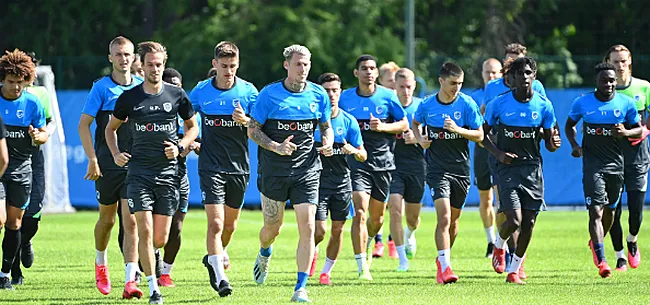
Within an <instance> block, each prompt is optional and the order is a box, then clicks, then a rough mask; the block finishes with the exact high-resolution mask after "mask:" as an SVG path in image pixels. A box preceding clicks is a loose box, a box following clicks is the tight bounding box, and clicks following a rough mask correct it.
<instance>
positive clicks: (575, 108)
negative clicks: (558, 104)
mask: <svg viewBox="0 0 650 305" xmlns="http://www.w3.org/2000/svg"><path fill="white" fill-rule="evenodd" d="M569 119H571V120H573V121H574V122H578V121H580V119H582V110H580V98H577V99H575V100H574V101H573V104H572V105H571V110H570V111H569Z"/></svg>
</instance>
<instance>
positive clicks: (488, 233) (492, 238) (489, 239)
mask: <svg viewBox="0 0 650 305" xmlns="http://www.w3.org/2000/svg"><path fill="white" fill-rule="evenodd" d="M485 235H486V236H487V242H488V243H489V244H493V243H494V242H495V241H496V236H495V234H494V226H490V227H489V228H487V229H485Z"/></svg>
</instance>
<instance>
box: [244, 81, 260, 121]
mask: <svg viewBox="0 0 650 305" xmlns="http://www.w3.org/2000/svg"><path fill="white" fill-rule="evenodd" d="M259 94H260V93H259V91H257V88H255V86H253V85H251V88H250V90H249V92H248V97H247V98H246V99H247V100H248V104H247V105H246V109H244V111H245V112H246V114H248V115H250V114H251V112H252V111H253V106H255V102H256V101H257V96H258V95H259Z"/></svg>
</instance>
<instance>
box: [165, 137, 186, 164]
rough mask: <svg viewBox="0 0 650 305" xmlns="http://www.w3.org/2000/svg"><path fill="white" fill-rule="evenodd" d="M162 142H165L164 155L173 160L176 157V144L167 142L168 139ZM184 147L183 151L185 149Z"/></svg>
mask: <svg viewBox="0 0 650 305" xmlns="http://www.w3.org/2000/svg"><path fill="white" fill-rule="evenodd" d="M163 144H165V157H167V159H169V160H174V159H176V157H178V147H177V146H176V144H174V143H172V142H169V141H164V142H163ZM187 150H188V149H186V150H185V151H187Z"/></svg>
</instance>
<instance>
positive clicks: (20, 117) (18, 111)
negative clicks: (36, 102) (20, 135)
mask: <svg viewBox="0 0 650 305" xmlns="http://www.w3.org/2000/svg"><path fill="white" fill-rule="evenodd" d="M16 116H17V117H18V118H19V119H22V118H23V117H24V116H25V112H24V111H22V110H16Z"/></svg>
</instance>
